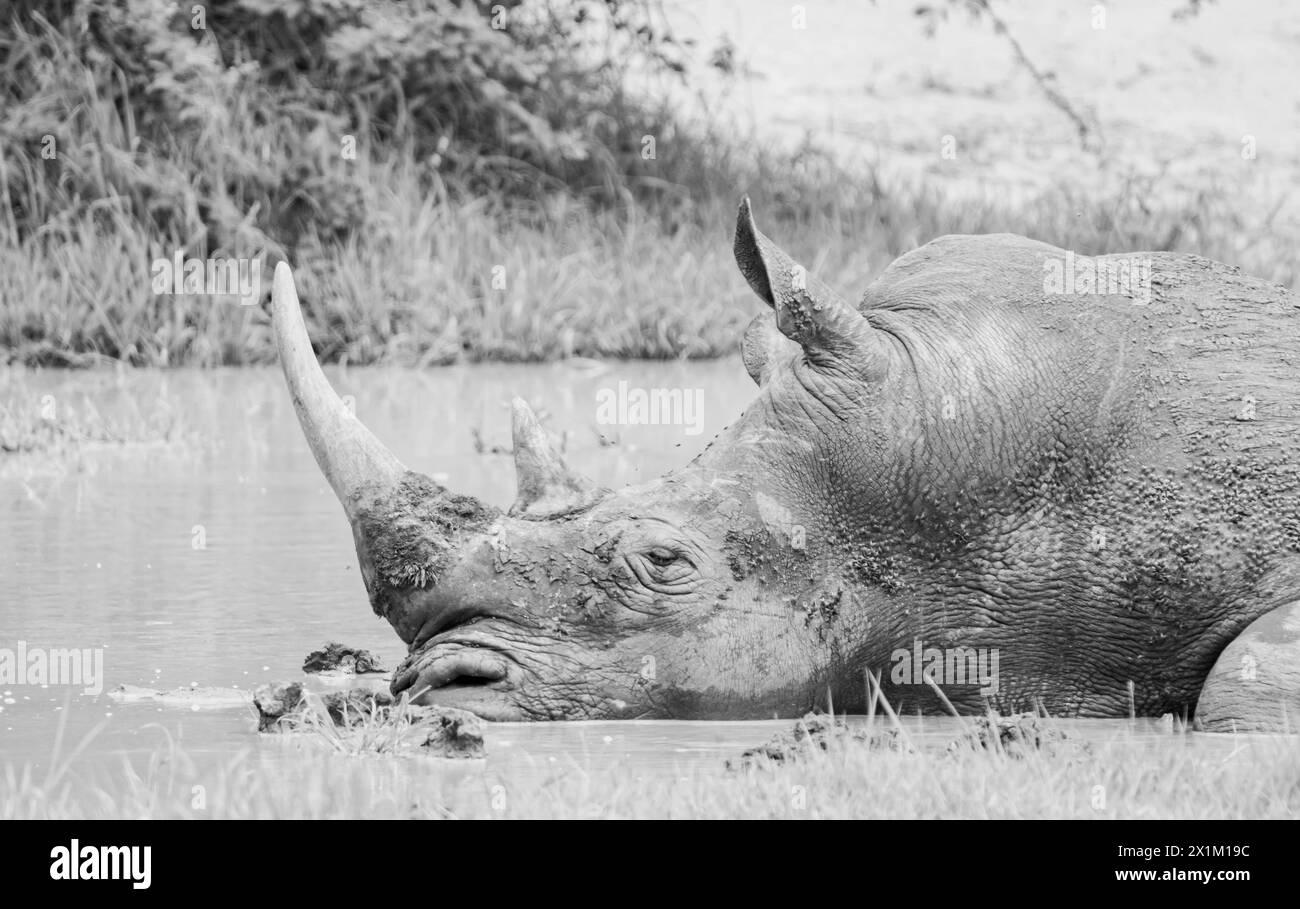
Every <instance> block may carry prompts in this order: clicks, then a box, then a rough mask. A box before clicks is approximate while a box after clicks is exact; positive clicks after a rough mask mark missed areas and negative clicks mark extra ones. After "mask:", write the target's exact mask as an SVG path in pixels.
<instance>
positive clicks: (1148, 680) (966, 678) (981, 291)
mask: <svg viewBox="0 0 1300 909" xmlns="http://www.w3.org/2000/svg"><path fill="white" fill-rule="evenodd" d="M735 252H736V260H737V262H738V263H739V265H740V270H741V272H742V273H743V274H744V277H745V279H746V280H747V281H748V282H749V285H750V287H752V288H753V290H754V292H755V293H756V294H757V295H758V296H759V298H760V299H761V300H762V301H763V302H764V303H766V304H767V307H768V308H767V310H766V311H764V312H762V314H761V315H759V316H758V317H757V318H756V319H755V320H754V322H753V323H752V324H751V326H750V327H749V329H748V331H747V332H746V333H745V337H744V341H743V344H742V348H741V349H742V352H743V355H744V362H745V368H746V369H747V370H748V372H749V374H750V375H751V376H752V377H753V378H754V380H755V382H756V383H757V385H758V394H757V396H756V397H755V399H754V401H753V403H752V404H751V405H750V407H749V408H748V409H747V410H746V411H745V413H744V415H743V416H742V417H741V418H740V419H739V420H737V421H736V422H735V423H734V424H733V425H732V426H730V427H728V428H727V429H726V430H725V431H724V432H723V433H722V434H721V435H719V436H718V438H717V439H715V440H714V442H713V443H712V444H711V445H710V446H709V447H708V448H707V449H706V450H705V451H704V452H703V453H702V454H701V455H700V456H699V457H697V458H696V459H695V460H694V461H692V462H691V463H690V464H688V465H686V466H685V467H683V468H681V469H680V470H677V471H674V472H672V473H670V474H668V475H667V476H665V477H663V478H661V479H658V480H655V481H653V482H650V483H646V484H644V485H641V486H635V487H629V488H625V489H620V490H616V491H610V490H606V489H598V488H594V487H593V486H592V485H591V484H590V483H588V482H587V481H586V480H584V479H583V478H581V477H579V476H577V475H575V474H574V473H572V472H571V471H570V470H568V469H567V468H566V466H565V465H564V463H563V462H562V461H561V460H560V458H558V457H557V456H556V454H555V453H554V452H553V451H552V450H551V448H550V447H549V444H548V442H547V440H546V437H545V436H544V434H543V432H542V431H541V429H540V427H539V426H538V424H537V421H536V420H535V419H534V417H533V414H532V413H531V412H530V411H529V409H528V407H527V406H526V405H525V404H523V403H522V402H521V401H518V400H516V402H515V405H514V406H515V411H514V447H515V462H516V469H517V475H518V497H517V499H516V501H515V503H514V505H513V506H512V507H511V508H510V509H509V510H508V511H506V512H501V511H499V510H497V509H496V508H492V507H490V506H488V505H485V504H483V503H482V502H480V501H478V500H477V499H474V498H471V497H468V496H463V495H458V494H456V493H454V492H451V491H450V490H448V489H445V488H443V487H442V486H440V485H439V484H437V483H435V482H433V481H432V480H431V479H429V478H428V477H426V476H423V475H421V474H417V473H413V472H411V471H408V470H407V469H406V468H405V467H403V466H402V464H401V463H399V462H398V460H397V458H396V457H394V456H393V454H392V453H391V452H389V450H388V449H387V448H385V447H384V445H383V444H382V443H380V442H379V441H378V440H377V439H376V438H375V437H374V436H373V435H371V434H370V432H368V431H367V430H366V428H365V427H364V426H363V425H361V423H360V422H358V421H357V419H356V418H355V417H354V416H353V415H352V414H351V413H350V412H349V411H348V409H347V408H345V407H344V406H343V404H342V403H341V402H340V400H339V398H338V397H337V396H336V395H335V393H334V391H333V390H332V389H331V388H330V386H329V384H328V382H327V381H326V380H325V378H324V376H323V374H322V373H321V370H320V368H319V366H318V365H317V362H316V359H315V357H314V356H313V353H312V349H311V345H310V343H309V341H308V338H307V332H306V330H305V328H304V324H303V317H302V313H301V311H300V309H299V305H298V299H297V296H296V293H295V290H294V284H293V279H292V277H291V274H290V271H289V267H288V266H287V265H285V264H281V265H279V266H278V268H277V269H276V275H275V288H274V323H275V331H276V337H277V341H278V344H279V348H280V356H281V361H282V363H283V366H284V373H285V377H286V379H287V380H288V385H289V390H290V392H291V394H292V396H293V403H294V407H295V408H296V410H297V413H298V418H299V420H300V421H301V423H302V427H303V431H304V432H305V433H306V436H307V441H308V443H309V444H310V446H311V450H312V453H313V454H314V455H315V457H316V461H317V463H318V464H319V465H320V468H321V469H322V470H323V471H324V473H325V476H326V478H327V479H328V480H329V482H330V484H331V486H332V487H333V489H334V491H335V492H336V493H337V495H338V497H339V499H340V501H341V502H342V504H343V509H344V511H345V513H346V514H347V517H348V519H349V520H350V521H351V524H352V529H353V535H354V537H355V540H356V547H357V556H358V558H359V560H360V563H361V570H362V574H363V577H364V579H365V584H366V588H367V590H368V591H369V595H370V601H371V604H372V606H373V608H374V610H375V612H376V613H378V614H379V615H381V616H383V617H384V618H386V619H387V620H388V621H389V622H390V623H391V624H392V626H393V628H394V629H395V630H396V631H397V633H398V635H399V636H400V637H401V638H402V640H403V641H405V642H406V644H407V645H408V646H409V656H408V658H407V659H406V661H405V662H404V663H403V665H402V666H400V667H399V668H398V671H397V672H396V673H395V675H394V680H393V690H394V692H401V691H403V690H406V691H410V692H411V693H412V695H414V696H417V699H418V700H420V701H423V702H430V703H437V704H444V705H447V706H454V707H463V708H467V709H469V710H472V711H474V712H476V713H478V714H480V715H482V716H484V717H488V718H496V719H538V720H542V719H571V718H591V717H693V718H706V717H711V718H742V717H771V716H773V715H774V714H775V715H779V716H796V715H799V714H802V713H803V712H804V711H806V710H808V709H809V708H810V707H813V706H814V705H815V703H816V701H817V700H818V699H819V698H820V697H823V696H825V695H826V694H827V693H828V692H829V693H830V694H831V695H833V698H834V703H835V706H836V708H837V709H847V710H862V709H864V708H865V707H866V706H867V702H866V693H865V692H866V687H867V686H866V685H864V674H865V673H866V672H868V671H878V672H879V673H880V674H881V678H880V681H881V684H882V686H883V689H884V693H885V695H886V696H887V697H889V698H890V699H891V700H892V701H893V702H894V703H895V704H897V705H901V706H903V707H904V708H905V709H908V710H914V709H917V708H920V709H923V710H927V711H929V710H939V709H944V708H943V707H942V701H941V699H940V697H939V695H938V694H937V693H936V692H935V690H934V688H935V687H936V686H937V687H938V688H941V689H942V691H943V693H944V694H945V695H946V697H947V698H948V699H949V700H950V701H951V702H952V703H953V704H955V705H956V706H957V708H958V709H960V710H969V711H981V710H983V709H985V706H986V705H991V706H993V707H995V708H997V709H998V710H1000V711H1003V712H1009V711H1013V710H1019V709H1024V708H1030V707H1033V706H1034V705H1036V704H1041V705H1042V706H1043V707H1045V708H1046V709H1047V710H1048V711H1050V712H1053V713H1055V714H1057V715H1061V716H1091V717H1119V716H1126V715H1127V714H1128V713H1129V710H1130V704H1131V705H1132V707H1133V708H1135V709H1136V710H1137V712H1138V713H1140V714H1163V713H1168V712H1174V713H1179V712H1192V711H1195V713H1196V715H1197V718H1198V719H1199V720H1200V722H1201V723H1202V725H1203V727H1204V728H1211V729H1226V728H1232V727H1234V726H1236V727H1238V728H1243V729H1245V728H1252V729H1260V728H1278V727H1279V725H1281V724H1286V723H1290V724H1291V726H1292V727H1294V726H1295V724H1296V723H1297V718H1298V717H1300V711H1297V709H1296V708H1297V707H1300V607H1298V606H1297V605H1296V604H1297V602H1298V601H1300V460H1298V459H1297V454H1300V310H1297V305H1296V302H1295V301H1294V300H1293V299H1292V297H1290V296H1289V295H1288V293H1287V291H1286V290H1285V289H1283V288H1280V287H1276V286H1272V285H1269V284H1266V283H1265V282H1263V281H1259V280H1256V279H1254V278H1250V277H1247V276H1245V275H1242V274H1240V273H1239V272H1238V271H1237V270H1236V269H1234V268H1230V267H1227V266H1225V265H1221V264H1219V263H1217V262H1212V261H1209V260H1206V259H1203V258H1199V257H1197V256H1191V255H1176V254H1170V253H1147V254H1140V255H1138V256H1136V257H1133V256H1127V257H1117V256H1107V257H1098V258H1096V259H1078V260H1076V259H1074V257H1073V256H1072V255H1071V254H1067V253H1066V252H1065V251H1063V250H1060V249H1057V248H1056V247H1053V246H1049V245H1047V244H1044V243H1039V242H1035V241H1033V240H1027V239H1024V238H1022V237H1017V236H1011V235H1006V234H1003V235H996V236H950V237H942V238H940V239H938V240H935V241H933V242H931V243H929V244H927V245H925V246H923V247H921V248H920V249H918V250H915V251H914V252H911V253H908V254H907V255H905V256H902V257H901V258H899V259H898V260H897V261H895V262H894V263H893V264H892V265H890V266H889V267H888V268H887V269H885V271H884V272H883V273H882V274H881V275H880V276H879V277H878V278H877V279H876V280H875V282H874V283H872V284H871V286H870V287H868V288H867V290H866V293H865V294H864V296H863V297H862V301H861V302H860V303H859V304H858V305H857V306H853V305H851V304H849V303H848V302H846V301H845V300H844V299H843V298H841V297H840V296H839V295H838V294H837V293H836V292H835V291H833V290H832V289H830V288H829V287H827V286H825V285H824V284H823V283H822V282H820V281H819V280H817V279H816V278H815V277H813V276H810V275H806V273H805V272H804V271H803V269H802V268H801V267H799V266H798V265H796V264H795V263H794V262H793V261H792V260H791V259H790V257H789V256H787V255H786V254H785V253H784V252H783V251H782V250H781V249H779V248H778V247H777V246H775V245H774V244H773V243H772V242H771V241H770V240H768V239H767V238H766V237H764V236H763V235H762V234H761V233H759V232H758V230H757V229H756V228H755V226H754V223H753V221H752V220H751V216H750V210H749V205H748V201H746V202H745V203H744V204H742V205H741V208H740V215H739V220H738V224H737V227H736V237H735ZM1067 267H1068V269H1069V272H1068V273H1067V271H1066V269H1067ZM773 515H777V516H779V520H776V519H774V518H773ZM932 683H933V684H932ZM1288 711H1289V713H1288Z"/></svg>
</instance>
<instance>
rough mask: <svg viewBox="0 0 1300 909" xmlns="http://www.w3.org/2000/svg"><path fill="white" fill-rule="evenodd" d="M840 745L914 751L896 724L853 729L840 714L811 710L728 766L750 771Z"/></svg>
mask: <svg viewBox="0 0 1300 909" xmlns="http://www.w3.org/2000/svg"><path fill="white" fill-rule="evenodd" d="M841 747H854V748H865V749H866V750H868V751H901V752H911V751H913V750H914V749H913V748H912V746H911V745H910V744H909V743H908V742H907V740H906V739H904V738H903V736H902V735H901V734H900V732H899V730H898V728H897V727H891V728H888V729H864V728H858V729H852V728H850V727H849V724H848V723H847V722H845V721H844V720H843V719H841V718H839V717H831V716H828V715H827V714H824V713H809V714H805V715H804V717H803V718H802V719H800V720H797V721H796V722H795V724H794V726H793V727H792V728H791V729H790V730H789V731H788V732H780V733H777V734H776V735H775V736H773V737H772V738H771V739H769V740H768V741H767V742H764V743H763V744H762V745H759V746H758V747H756V748H750V749H748V750H747V751H744V752H742V753H741V755H740V758H739V759H738V760H734V761H733V760H731V759H728V760H727V769H728V770H747V769H750V768H752V767H758V766H762V765H763V764H765V763H766V764H787V763H793V762H795V761H799V760H806V759H807V758H809V757H811V756H812V755H814V754H817V753H819V752H829V751H831V750H832V749H834V748H841Z"/></svg>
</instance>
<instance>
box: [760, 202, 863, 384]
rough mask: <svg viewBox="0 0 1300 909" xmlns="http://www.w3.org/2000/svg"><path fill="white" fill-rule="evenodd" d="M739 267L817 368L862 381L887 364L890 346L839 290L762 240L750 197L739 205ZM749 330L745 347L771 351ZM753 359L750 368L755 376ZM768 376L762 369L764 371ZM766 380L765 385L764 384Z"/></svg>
mask: <svg viewBox="0 0 1300 909" xmlns="http://www.w3.org/2000/svg"><path fill="white" fill-rule="evenodd" d="M735 252H736V264H737V265H738V266H740V273H741V274H742V275H744V276H745V280H746V281H748V282H749V286H750V287H751V288H753V290H754V293H756V294H758V296H759V297H760V298H761V299H762V300H763V301H764V302H765V303H767V305H768V306H771V307H772V311H773V313H774V314H775V317H776V327H777V328H778V329H779V330H780V332H781V334H783V335H785V336H786V337H787V338H789V339H790V340H791V341H794V342H795V343H796V344H798V345H799V346H800V347H802V348H803V351H804V354H805V355H806V356H807V358H808V362H809V363H811V364H812V365H813V366H819V367H825V368H828V369H836V370H838V371H844V372H848V373H850V374H854V375H858V376H859V377H865V376H869V375H870V376H874V375H877V374H878V372H879V370H880V369H881V368H882V367H883V364H884V362H885V359H884V358H885V354H886V350H885V342H884V340H883V339H882V338H881V337H880V335H879V333H878V332H877V331H876V330H875V329H874V328H872V327H871V323H870V322H868V321H867V320H866V318H865V317H864V316H863V315H862V314H861V313H860V312H858V311H857V310H856V309H854V308H853V307H852V306H850V305H849V304H848V303H847V302H845V300H844V298H842V297H841V296H840V295H839V294H837V293H836V292H835V291H833V290H831V288H829V287H827V286H826V285H825V284H823V283H822V282H821V281H819V280H817V279H816V278H815V277H813V276H812V275H810V274H808V272H807V270H805V269H804V267H803V266H802V265H800V264H799V263H798V262H796V261H795V260H794V259H792V258H791V257H790V256H789V254H788V253H786V252H785V250H783V249H781V247H779V246H777V245H776V244H775V243H773V242H772V241H771V240H769V239H768V238H767V237H765V236H763V234H761V233H760V232H759V230H758V228H757V227H756V226H755V225H754V217H753V215H752V213H751V212H750V210H749V197H745V199H744V200H743V201H742V202H741V203H740V212H739V213H738V215H737V217H736V244H735ZM756 331H758V330H757V329H755V327H754V325H753V324H751V325H750V330H749V331H747V332H746V333H745V334H746V341H745V345H742V352H743V350H744V346H752V347H753V349H754V350H755V352H756V353H755V357H756V359H757V358H759V355H758V353H757V352H758V351H761V350H766V351H768V352H769V354H770V352H771V351H772V345H771V344H770V343H767V342H762V343H760V338H759V336H758V335H755V338H754V339H753V343H752V344H751V339H750V337H749V336H750V332H756ZM749 364H750V357H749V355H748V354H747V355H746V361H745V365H746V369H749V371H750V375H751V376H752V375H754V370H753V369H752V368H751V367H750V365H749ZM759 372H760V374H763V370H762V368H760V369H759ZM760 381H761V380H760Z"/></svg>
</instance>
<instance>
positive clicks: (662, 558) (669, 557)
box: [645, 546, 677, 568]
mask: <svg viewBox="0 0 1300 909" xmlns="http://www.w3.org/2000/svg"><path fill="white" fill-rule="evenodd" d="M645 557H646V558H647V559H649V560H650V563H651V564H652V565H658V566H659V567H660V568H667V567H668V566H669V565H671V564H672V563H673V562H676V561H677V553H675V552H673V551H672V550H671V549H668V548H667V547H664V546H656V547H655V548H654V549H651V550H650V551H649V552H647V553H646V554H645Z"/></svg>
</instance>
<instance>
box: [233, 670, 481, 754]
mask: <svg viewBox="0 0 1300 909" xmlns="http://www.w3.org/2000/svg"><path fill="white" fill-rule="evenodd" d="M253 705H254V706H255V707H256V708H257V713H258V722H257V731H258V732H267V733H287V732H301V731H305V730H308V729H310V728H311V727H312V726H313V725H314V724H315V723H319V722H321V721H322V719H323V718H322V715H321V710H322V709H323V710H324V714H325V715H328V717H329V719H330V721H331V722H332V723H333V725H334V727H335V728H336V729H345V730H347V729H356V730H362V731H367V730H372V729H375V728H376V727H380V726H391V727H392V728H393V731H394V734H395V735H396V736H398V737H400V738H402V739H403V740H405V741H409V742H412V743H414V744H417V745H418V746H419V747H420V749H421V751H422V752H423V753H424V754H426V755H430V756H433V757H444V758H482V757H485V756H486V754H487V751H486V748H485V747H484V743H483V735H484V732H485V731H486V729H487V724H486V722H485V721H484V720H482V719H481V718H479V717H478V716H476V715H474V714H472V713H470V712H469V711H467V710H457V709H456V708H454V707H437V706H428V707H423V706H415V705H412V704H408V703H406V702H402V701H398V700H396V699H395V698H394V697H393V696H392V695H391V694H389V693H388V692H387V691H382V690H374V689H370V688H364V687H358V688H349V689H347V690H346V691H330V692H326V693H324V694H321V695H316V694H310V693H308V692H307V691H305V690H304V689H303V686H302V685H301V684H299V683H298V682H281V683H277V684H272V685H263V686H261V687H260V688H258V689H257V691H256V692H254V694H253Z"/></svg>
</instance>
